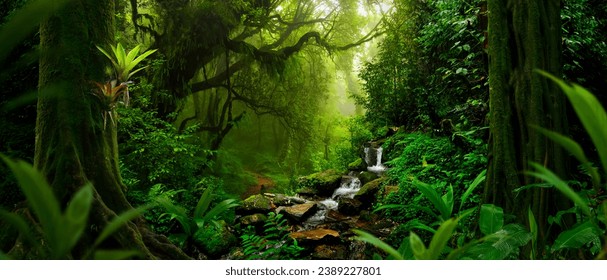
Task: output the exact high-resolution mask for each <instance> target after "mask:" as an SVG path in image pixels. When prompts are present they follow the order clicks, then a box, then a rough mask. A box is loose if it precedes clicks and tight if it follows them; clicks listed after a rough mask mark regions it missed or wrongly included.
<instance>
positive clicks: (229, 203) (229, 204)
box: [203, 199, 280, 225]
mask: <svg viewBox="0 0 607 280" xmlns="http://www.w3.org/2000/svg"><path fill="white" fill-rule="evenodd" d="M236 201H237V200H236V199H226V200H224V201H222V202H220V203H218V204H217V205H216V206H215V207H213V208H212V209H211V210H209V212H208V213H206V214H205V215H204V218H203V219H204V220H207V221H208V220H211V219H213V218H214V217H215V216H217V215H219V214H221V213H223V212H225V211H227V210H228V209H230V208H234V207H237V206H238V203H236ZM278 219H280V218H278ZM279 225H280V224H279Z"/></svg>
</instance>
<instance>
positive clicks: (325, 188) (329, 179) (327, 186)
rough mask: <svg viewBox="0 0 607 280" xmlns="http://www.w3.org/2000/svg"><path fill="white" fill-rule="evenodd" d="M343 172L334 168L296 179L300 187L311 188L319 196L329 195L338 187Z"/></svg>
mask: <svg viewBox="0 0 607 280" xmlns="http://www.w3.org/2000/svg"><path fill="white" fill-rule="evenodd" d="M342 176H343V174H342V173H341V172H338V171H337V170H334V169H329V170H325V171H322V172H318V173H314V174H311V175H308V176H305V177H301V178H299V179H298V187H299V188H300V189H311V190H312V191H314V192H315V193H316V194H318V195H321V196H329V195H331V194H333V191H334V190H335V189H337V188H338V187H339V184H340V182H341V177H342Z"/></svg>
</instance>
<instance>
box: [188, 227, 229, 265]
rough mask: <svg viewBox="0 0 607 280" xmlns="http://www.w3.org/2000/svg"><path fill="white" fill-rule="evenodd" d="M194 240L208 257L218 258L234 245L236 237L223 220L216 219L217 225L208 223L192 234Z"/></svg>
mask: <svg viewBox="0 0 607 280" xmlns="http://www.w3.org/2000/svg"><path fill="white" fill-rule="evenodd" d="M194 242H195V243H196V245H198V246H199V247H200V248H202V250H203V251H204V252H205V253H206V254H208V255H209V256H210V257H212V258H218V257H220V256H221V255H223V254H226V253H228V252H229V251H230V249H231V248H232V247H234V246H236V244H238V238H237V237H236V236H235V235H234V233H232V231H231V230H230V228H229V227H228V225H227V224H226V222H225V221H218V222H217V225H215V224H213V223H209V224H207V225H205V226H204V228H202V229H201V230H199V231H197V232H196V234H195V235H194Z"/></svg>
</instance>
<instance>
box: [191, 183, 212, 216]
mask: <svg viewBox="0 0 607 280" xmlns="http://www.w3.org/2000/svg"><path fill="white" fill-rule="evenodd" d="M212 192H213V191H212V189H211V188H207V189H206V190H205V191H204V192H203V193H202V195H201V196H200V199H199V200H198V203H197V204H196V208H194V218H198V219H202V215H203V214H204V212H206V211H207V209H208V208H209V205H210V204H211V193H212Z"/></svg>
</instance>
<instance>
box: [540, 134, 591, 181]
mask: <svg viewBox="0 0 607 280" xmlns="http://www.w3.org/2000/svg"><path fill="white" fill-rule="evenodd" d="M532 127H534V128H535V129H537V130H538V131H539V132H541V133H542V134H544V135H546V137H548V138H550V139H551V140H552V141H554V142H556V143H558V144H559V145H561V147H563V148H565V149H566V150H567V151H568V152H569V153H571V154H572V155H573V156H574V157H575V158H577V160H579V161H580V162H581V163H582V165H583V166H584V169H586V171H588V173H589V174H590V178H591V179H592V184H593V186H594V187H595V188H598V187H599V185H600V184H601V177H600V175H599V172H598V170H597V169H596V168H595V167H593V166H592V164H591V163H590V161H589V160H588V158H586V154H584V150H583V149H582V147H581V146H580V145H579V144H578V143H577V142H575V141H573V139H571V138H569V137H567V136H565V135H562V134H560V133H557V132H554V131H550V130H547V129H545V128H542V127H539V126H532ZM597 190H598V189H597Z"/></svg>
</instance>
